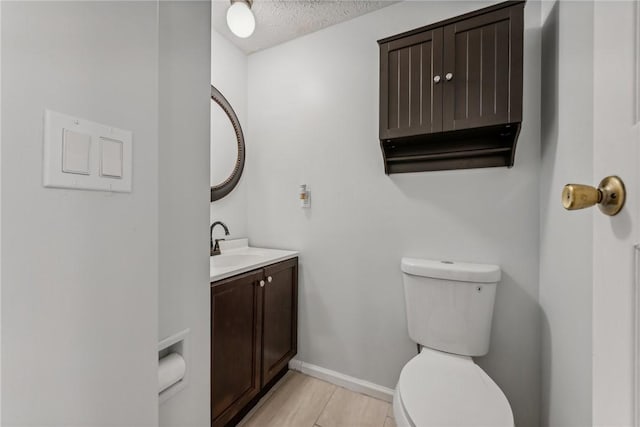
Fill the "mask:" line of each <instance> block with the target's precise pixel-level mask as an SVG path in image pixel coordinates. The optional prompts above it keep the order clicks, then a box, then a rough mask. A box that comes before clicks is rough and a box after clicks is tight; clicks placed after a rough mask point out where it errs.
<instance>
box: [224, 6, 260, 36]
mask: <svg viewBox="0 0 640 427" xmlns="http://www.w3.org/2000/svg"><path fill="white" fill-rule="evenodd" d="M252 4H253V0H231V6H229V10H227V25H228V26H229V29H230V30H231V32H232V33H233V34H235V35H236V36H238V37H241V38H243V39H246V38H247V37H249V36H250V35H251V34H253V30H255V29H256V18H255V17H254V16H253V12H252V11H251V5H252Z"/></svg>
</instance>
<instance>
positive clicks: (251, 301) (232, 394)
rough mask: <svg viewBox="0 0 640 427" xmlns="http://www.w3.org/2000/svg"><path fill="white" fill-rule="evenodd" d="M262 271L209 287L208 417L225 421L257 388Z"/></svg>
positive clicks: (221, 423)
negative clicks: (209, 413)
mask: <svg viewBox="0 0 640 427" xmlns="http://www.w3.org/2000/svg"><path fill="white" fill-rule="evenodd" d="M261 278H262V270H259V271H257V272H251V273H247V274H244V275H241V276H237V277H234V278H231V279H226V280H224V281H221V282H219V283H217V284H216V285H214V286H213V287H212V290H211V417H212V420H213V425H214V426H222V425H224V424H226V423H227V422H228V421H229V420H230V419H231V418H232V417H233V416H234V415H236V414H237V413H238V411H239V410H240V409H242V408H243V407H244V406H245V405H246V404H247V403H248V402H249V401H250V400H251V399H252V398H253V397H255V396H256V395H257V394H258V393H259V391H260V387H261V385H260V348H261V334H260V328H261V319H262V293H261V292H260V289H261V288H260V286H259V284H258V282H259V281H260V279H261Z"/></svg>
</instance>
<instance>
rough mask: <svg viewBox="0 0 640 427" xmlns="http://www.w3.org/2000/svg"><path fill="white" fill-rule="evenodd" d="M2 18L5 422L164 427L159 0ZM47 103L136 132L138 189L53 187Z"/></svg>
mask: <svg viewBox="0 0 640 427" xmlns="http://www.w3.org/2000/svg"><path fill="white" fill-rule="evenodd" d="M2 9H3V10H2V67H3V69H2V123H3V127H2V142H3V147H2V189H1V195H2V208H3V211H2V230H3V233H2V242H1V244H2V255H3V259H2V261H3V269H2V325H3V329H2V388H3V393H2V409H3V411H2V425H4V426H19V425H24V426H35V425H38V426H53V425H57V426H61V425H77V426H89V425H91V426H99V425H104V426H106V425H109V426H132V425H135V426H153V425H156V424H157V422H158V415H157V414H158V406H157V405H158V403H157V382H158V380H157V370H156V369H157V364H156V360H157V353H156V346H157V334H158V291H157V286H158V142H157V141H158V94H157V93H158V73H157V70H158V26H157V13H158V10H157V4H156V3H155V2H42V3H37V2H3V5H2ZM123 65H126V66H123ZM45 108H50V109H53V110H57V111H61V112H64V113H68V114H72V115H76V116H79V117H83V118H87V119H89V120H93V121H97V122H101V123H106V124H112V125H114V126H117V127H120V128H124V129H129V130H132V131H133V150H134V151H133V163H134V164H133V173H134V176H133V192H132V193H130V194H108V193H103V192H89V191H71V190H60V189H45V188H44V187H43V186H42V153H43V130H42V129H43V117H44V116H43V114H44V109H45Z"/></svg>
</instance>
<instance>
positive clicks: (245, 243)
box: [209, 239, 298, 282]
mask: <svg viewBox="0 0 640 427" xmlns="http://www.w3.org/2000/svg"><path fill="white" fill-rule="evenodd" d="M220 250H221V251H222V254H220V255H214V256H212V257H211V258H210V259H209V270H210V271H209V272H210V279H211V280H210V281H211V282H216V281H218V280H221V279H226V278H227V277H231V276H235V275H237V274H241V273H245V272H247V271H251V270H255V269H257V268H261V267H264V266H266V265H269V264H274V263H276V262H280V261H284V260H287V259H291V258H295V257H296V256H298V252H295V251H283V250H279V249H266V248H253V247H251V246H249V240H248V239H235V240H227V241H221V242H220Z"/></svg>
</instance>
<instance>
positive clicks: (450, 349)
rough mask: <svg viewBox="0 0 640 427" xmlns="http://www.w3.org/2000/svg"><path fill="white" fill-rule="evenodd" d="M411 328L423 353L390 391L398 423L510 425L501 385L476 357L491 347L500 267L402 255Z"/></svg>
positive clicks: (418, 425) (510, 415)
mask: <svg viewBox="0 0 640 427" xmlns="http://www.w3.org/2000/svg"><path fill="white" fill-rule="evenodd" d="M401 267H402V276H403V282H404V293H405V301H406V309H407V326H408V329H409V336H410V337H411V339H412V340H413V341H415V342H416V343H417V344H418V348H419V350H420V352H419V354H418V355H417V356H415V357H414V358H413V359H411V360H410V361H409V362H408V363H407V364H406V365H405V366H404V367H403V368H402V372H401V373H400V379H399V381H398V386H397V387H396V390H395V394H394V396H393V414H394V417H395V421H396V424H397V425H398V426H399V427H409V426H411V427H431V426H457V427H460V426H487V427H489V426H491V427H499V426H508V427H513V425H514V423H513V413H512V412H511V407H510V406H509V402H508V401H507V398H506V397H505V395H504V393H503V392H502V390H500V387H498V386H497V384H496V383H495V382H494V381H493V380H492V379H491V377H489V375H487V373H486V372H484V371H483V370H482V369H481V368H480V367H479V366H478V365H476V364H475V363H474V361H473V359H472V356H483V355H485V354H487V352H488V351H489V337H490V335H491V320H492V317H493V303H494V300H495V294H496V286H497V284H498V282H499V281H500V267H498V266H496V265H485V264H469V263H459V262H450V261H431V260H423V259H415V258H403V259H402V263H401Z"/></svg>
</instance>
